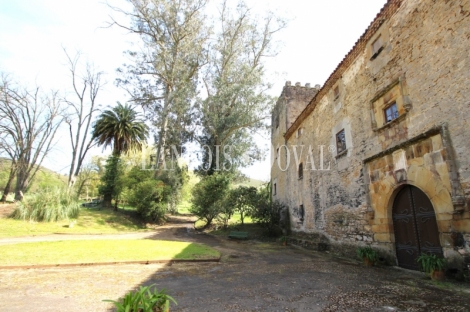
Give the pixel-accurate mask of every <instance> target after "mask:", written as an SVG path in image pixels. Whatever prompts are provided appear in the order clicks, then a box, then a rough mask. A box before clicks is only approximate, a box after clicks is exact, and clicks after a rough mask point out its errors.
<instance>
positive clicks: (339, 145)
mask: <svg viewBox="0 0 470 312" xmlns="http://www.w3.org/2000/svg"><path fill="white" fill-rule="evenodd" d="M345 150H346V136H345V134H344V129H343V130H341V131H340V132H338V133H337V134H336V152H337V154H339V153H341V152H343V151H345Z"/></svg>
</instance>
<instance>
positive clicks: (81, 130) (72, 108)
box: [64, 49, 104, 187]
mask: <svg viewBox="0 0 470 312" xmlns="http://www.w3.org/2000/svg"><path fill="white" fill-rule="evenodd" d="M64 52H65V55H66V56H67V60H68V64H69V71H70V75H71V78H72V87H73V93H74V96H73V97H74V100H72V99H71V98H72V97H70V96H69V97H66V98H65V102H66V103H67V105H68V110H69V112H68V116H67V118H66V119H65V122H66V123H67V124H68V128H69V134H70V143H71V145H72V151H71V152H72V155H71V156H72V158H71V162H70V170H69V178H68V184H69V187H70V186H73V185H74V183H75V181H76V179H77V177H78V174H79V173H80V169H81V167H82V164H83V161H84V159H85V156H86V154H87V152H88V151H89V150H90V148H91V147H92V146H93V145H94V144H93V139H92V137H91V135H90V136H89V134H90V133H89V132H90V130H91V129H90V126H91V121H92V119H93V114H94V113H95V112H96V111H97V110H98V109H97V107H98V104H97V97H98V93H99V91H100V90H101V89H102V87H103V85H104V83H103V82H102V80H101V77H102V72H98V71H96V70H95V69H94V68H93V66H92V65H91V64H89V63H87V64H86V66H85V70H84V73H82V74H81V73H79V67H80V63H79V61H80V56H81V55H80V52H77V53H76V55H75V57H73V58H72V57H70V55H69V54H68V53H67V51H66V50H65V49H64Z"/></svg>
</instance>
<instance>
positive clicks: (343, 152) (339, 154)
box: [335, 149, 348, 159]
mask: <svg viewBox="0 0 470 312" xmlns="http://www.w3.org/2000/svg"><path fill="white" fill-rule="evenodd" d="M347 153H348V149H345V150H344V151H342V152H341V153H338V154H337V155H336V156H335V158H336V159H338V158H340V157H343V156H344V155H346V154H347Z"/></svg>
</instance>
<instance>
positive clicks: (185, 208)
mask: <svg viewBox="0 0 470 312" xmlns="http://www.w3.org/2000/svg"><path fill="white" fill-rule="evenodd" d="M189 208H191V203H190V202H189V201H187V200H184V201H182V202H181V203H179V205H178V213H179V214H191V212H190V211H189Z"/></svg>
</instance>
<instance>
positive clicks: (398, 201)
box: [392, 185, 442, 270]
mask: <svg viewBox="0 0 470 312" xmlns="http://www.w3.org/2000/svg"><path fill="white" fill-rule="evenodd" d="M392 218H393V228H394V231H395V247H396V252H397V259H398V265H399V266H401V267H403V268H407V269H412V270H419V265H418V263H417V262H416V258H417V257H418V256H419V255H420V254H421V253H432V254H437V255H442V248H441V245H440V243H439V231H438V228H437V222H436V214H435V212H434V208H433V206H432V204H431V201H430V200H429V198H428V197H427V196H426V194H424V193H423V192H422V191H421V190H420V189H418V188H417V187H414V186H411V185H407V186H405V187H404V188H403V189H401V190H400V192H399V193H398V194H397V196H396V198H395V201H394V202H393V211H392Z"/></svg>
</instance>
